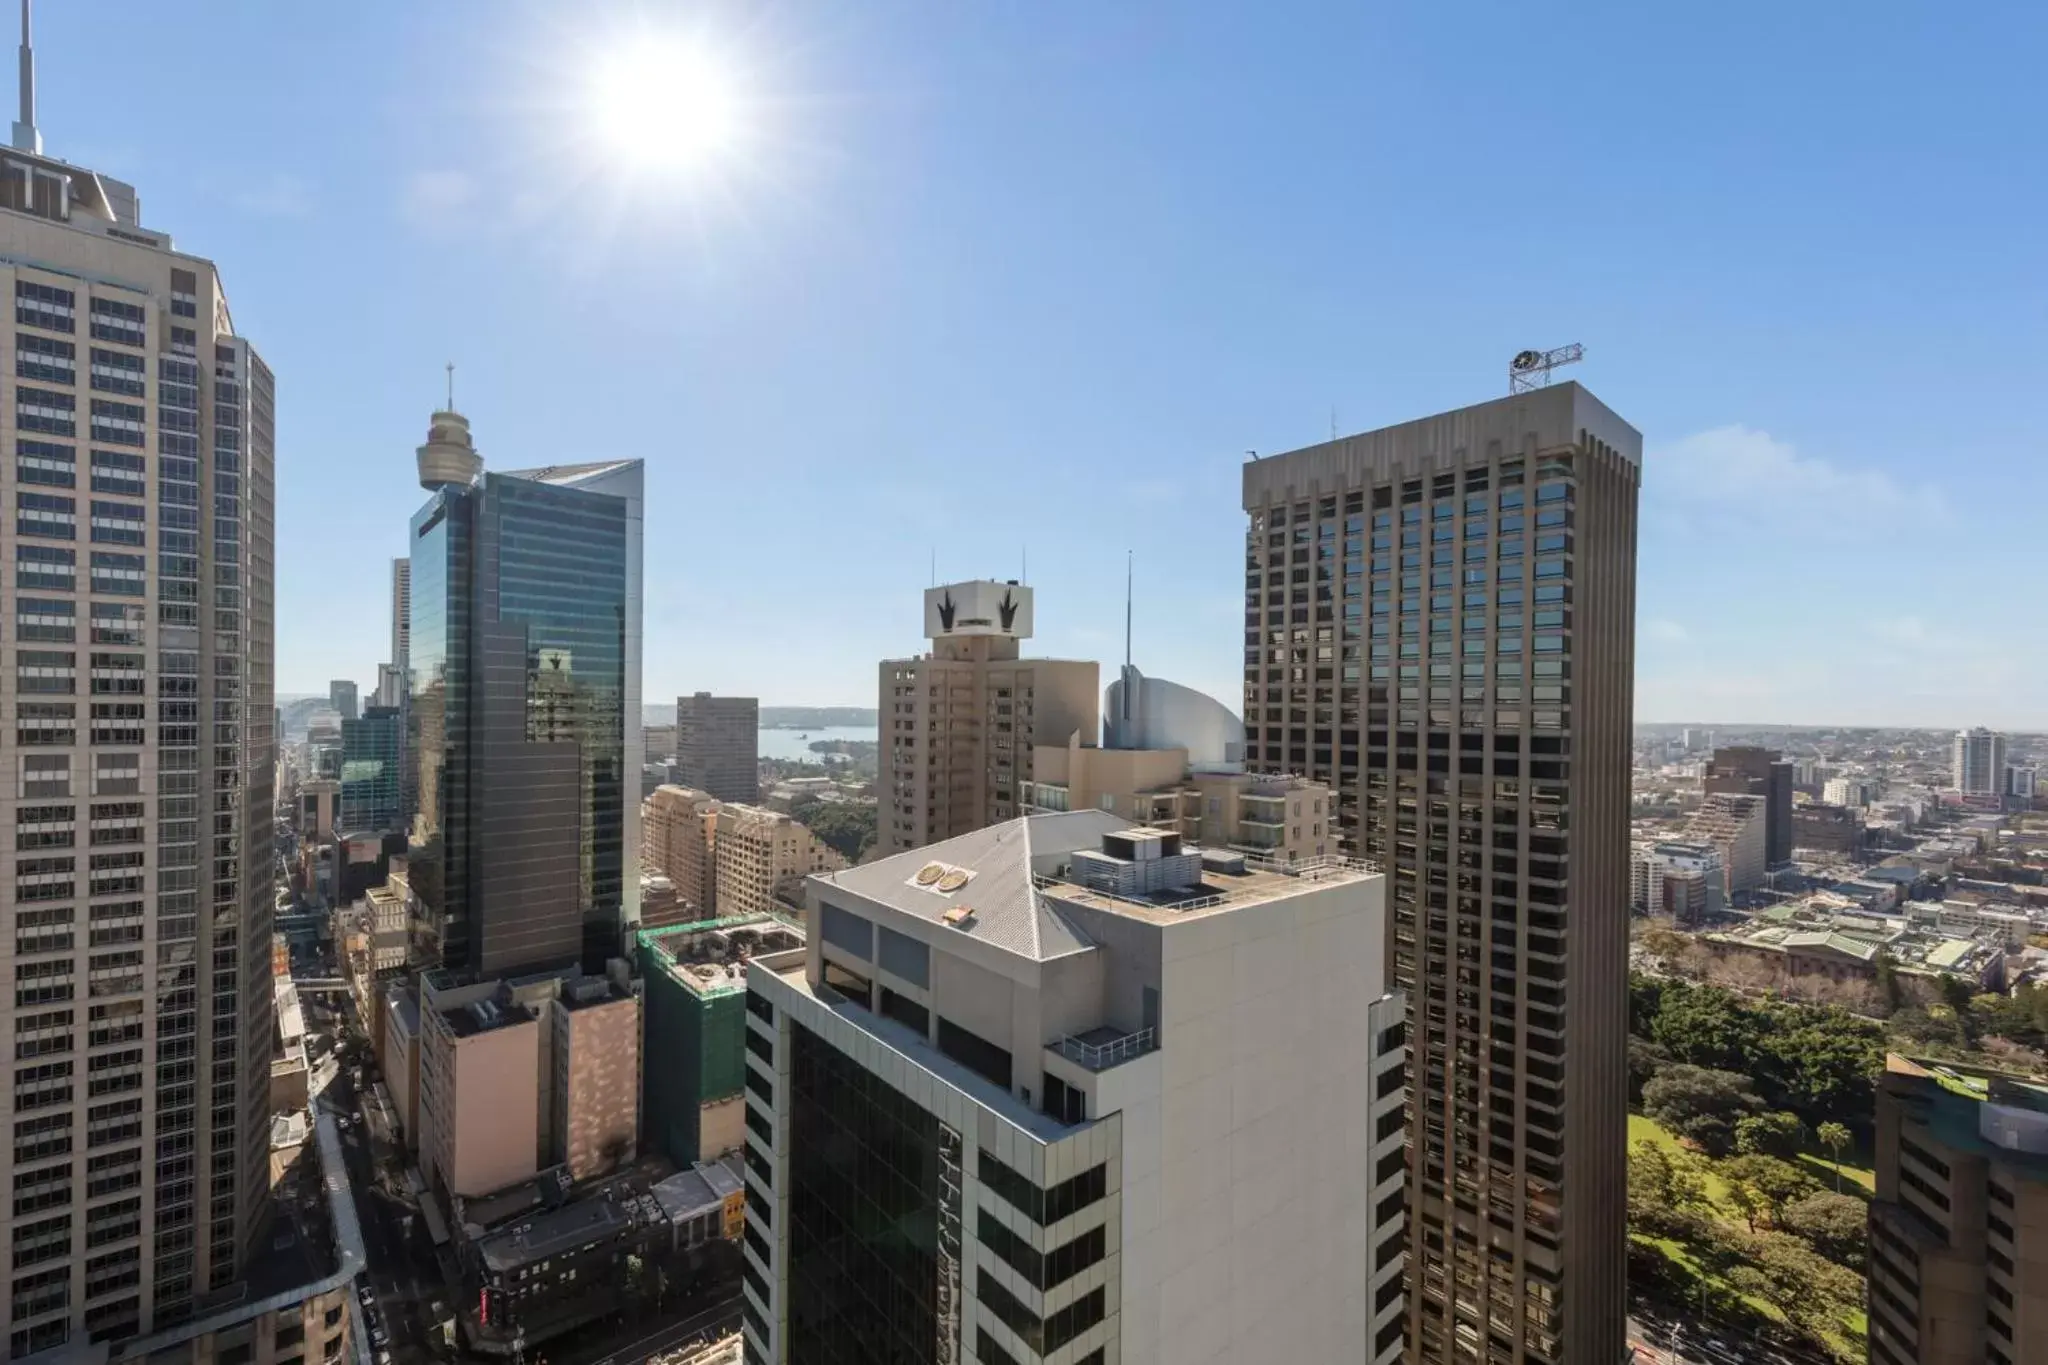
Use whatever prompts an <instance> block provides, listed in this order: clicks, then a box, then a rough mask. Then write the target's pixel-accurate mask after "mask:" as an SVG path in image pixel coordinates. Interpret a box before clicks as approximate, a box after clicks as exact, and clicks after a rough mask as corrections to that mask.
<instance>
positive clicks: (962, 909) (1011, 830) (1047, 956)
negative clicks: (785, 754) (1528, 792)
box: [810, 810, 1377, 962]
mask: <svg viewBox="0 0 2048 1365" xmlns="http://www.w3.org/2000/svg"><path fill="white" fill-rule="evenodd" d="M1165 837H1166V835H1165V834H1164V833H1163V832H1162V831H1159V830H1152V829H1144V828H1133V827H1132V826H1131V825H1130V822H1129V821H1127V820H1125V819H1124V818H1122V817H1120V816H1117V815H1113V814H1111V813H1110V812H1108V811H1100V810H1080V811H1065V812H1060V813H1056V814H1051V813H1049V814H1042V815H1027V816H1022V817H1019V818H1018V819H1015V820H1008V821H1005V822H1003V823H1002V824H998V825H991V826H989V827H988V828H987V829H980V830H976V831H974V832H973V833H971V834H963V835H960V836H958V837H956V838H952V839H946V840H943V841H941V842H939V843H936V844H931V845H929V846H927V847H925V848H921V849H913V850H911V851H909V852H907V853H899V854H896V855H895V856H893V857H888V858H882V859H878V860H877V861H875V862H872V863H866V864H863V865H861V866H859V867H849V868H842V869H840V870H838V871H836V872H824V873H818V874H815V875H813V876H812V877H811V879H810V880H811V883H812V884H813V885H814V886H815V887H816V888H817V889H818V890H819V891H821V892H829V890H831V889H833V888H838V889H843V890H846V891H850V892H852V893H854V894H855V895H858V896H861V897H863V898H865V899H866V900H869V901H871V902H875V903H878V904H881V905H885V906H887V907H889V908H890V909H892V910H897V911H900V912H902V913H904V914H907V915H911V916H914V917H916V918H918V919H922V920H925V921H927V922H929V923H932V924H935V925H941V926H945V927H947V928H950V929H951V930H953V931H955V932H958V933H961V934H966V935H969V936H971V937H973V938H976V939H979V940H980V941H982V942H984V943H989V944H992V945H994V946H995V947H998V948H1001V949H1003V950H1005V951H1006V952H1011V953H1015V954H1017V955H1018V956H1020V957H1026V958H1031V959H1034V960H1036V961H1041V962H1042V961H1048V960H1051V959H1053V958H1058V957H1064V956H1066V955H1068V954H1071V953H1079V952H1086V951H1088V950H1089V949H1091V948H1093V947H1094V944H1093V943H1092V942H1091V941H1090V940H1089V939H1088V937H1087V935H1086V934H1085V933H1083V932H1082V930H1081V929H1080V928H1079V927H1078V926H1076V925H1075V924H1073V923H1071V922H1070V921H1069V920H1068V919H1067V917H1065V916H1063V915H1061V914H1060V909H1059V908H1060V906H1061V905H1062V904H1072V905H1084V906H1088V907H1089V908H1091V909H1096V910H1106V911H1109V912H1111V913H1114V914H1119V915H1123V916H1126V917H1129V918H1132V919H1138V920H1144V921H1146V922H1147V923H1152V924H1170V923H1174V922H1177V921H1179V920H1182V919H1185V918H1187V917H1188V916H1189V915H1192V914H1201V913H1208V912H1214V911H1216V910H1220V909H1225V908H1230V907H1236V906H1242V905H1249V904H1256V903H1258V902H1261V901H1270V900H1275V899H1278V898H1279V897H1281V896H1286V895H1290V894H1293V893H1294V892H1298V891H1300V890H1301V889H1302V886H1303V884H1304V883H1305V882H1334V881H1355V880H1359V879H1361V878H1364V877H1366V876H1369V875H1372V874H1373V873H1374V872H1375V871H1376V870H1377V869H1375V868H1374V867H1372V866H1371V865H1370V864H1368V863H1365V862H1361V861H1359V860H1356V859H1341V858H1315V859H1309V860H1306V861H1303V862H1299V863H1292V864H1283V863H1275V862H1269V861H1265V860H1260V859H1251V858H1241V857H1240V856H1239V855H1235V854H1232V855H1230V856H1229V857H1228V858H1225V859H1210V858H1206V857H1205V858H1203V859H1202V866H1201V872H1200V879H1199V881H1197V882H1195V883H1193V884H1177V885H1174V886H1173V887H1172V888H1171V889H1170V890H1163V891H1160V892H1158V893H1155V894H1153V895H1150V896H1147V897H1144V898H1133V897H1130V896H1124V895H1118V894H1114V893H1111V892H1108V891H1102V890H1093V889H1090V888H1089V887H1087V886H1084V885H1082V884H1080V883H1079V882H1077V881H1075V880H1074V876H1075V872H1074V867H1073V863H1074V857H1075V855H1076V854H1079V853H1088V854H1091V855H1095V861H1096V862H1098V863H1100V862H1104V861H1115V860H1117V859H1119V858H1121V859H1124V860H1126V861H1128V860H1130V859H1131V858H1134V857H1136V856H1137V853H1136V850H1137V847H1138V846H1140V845H1150V844H1154V843H1158V842H1159V841H1161V840H1162V839H1164V838H1165ZM1174 837H1176V838H1177V837H1178V836H1174ZM1106 839H1107V840H1114V841H1119V842H1120V843H1122V844H1125V845H1127V846H1128V850H1129V851H1126V852H1118V853H1115V854H1109V855H1105V854H1104V852H1103V850H1104V848H1105V842H1104V841H1105V840H1106ZM1179 851H1180V852H1181V853H1184V854H1201V853H1202V852H1203V850H1201V849H1198V848H1195V847H1193V846H1188V847H1185V848H1182V849H1181V850H1179ZM1083 861H1087V860H1086V859H1084V860H1083ZM1226 868H1229V869H1232V870H1225V869H1226ZM1237 869H1241V870H1237Z"/></svg>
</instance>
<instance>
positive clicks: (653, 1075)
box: [635, 914, 804, 1166]
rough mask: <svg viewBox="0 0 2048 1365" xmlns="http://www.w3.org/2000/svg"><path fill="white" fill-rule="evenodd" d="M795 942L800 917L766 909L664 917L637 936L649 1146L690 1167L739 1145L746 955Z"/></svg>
mask: <svg viewBox="0 0 2048 1365" xmlns="http://www.w3.org/2000/svg"><path fill="white" fill-rule="evenodd" d="M803 945H804V932H803V929H802V927H801V926H800V925H798V924H796V923H794V922H792V921H789V920H785V919H782V918H780V917H779V916H776V915H771V914H750V915H730V916H725V917H723V918H719V919H709V920H699V921H696V922H695V923H691V924H671V925H666V926H664V927H662V928H659V929H643V930H641V931H640V933H639V934H638V935H637V936H636V938H635V951H636V953H637V954H638V957H639V968H640V974H641V977H642V979H643V982H644V986H645V995H644V999H643V1011H644V1019H645V1035H644V1037H645V1043H644V1047H645V1055H646V1057H647V1058H648V1063H647V1067H646V1075H645V1084H644V1096H643V1100H644V1106H645V1113H644V1115H643V1132H644V1133H645V1135H646V1141H647V1145H648V1146H649V1147H650V1148H652V1149H653V1150H656V1151H659V1152H662V1153H664V1154H666V1155H667V1156H668V1157H669V1159H670V1160H672V1161H674V1162H675V1163H676V1164H677V1165H679V1166H688V1165H690V1164H691V1163H692V1162H697V1161H711V1160H714V1159H715V1158H717V1157H719V1156H722V1155H724V1154H725V1153H727V1152H730V1151H735V1150H737V1149H738V1148H740V1147H741V1146H742V1145H744V1143H745V1142H746V1105H745V1104H744V1102H743V1100H742V1090H743V1088H744V1086H745V1084H746V1076H747V1063H746V1035H747V1022H746V990H747V963H748V962H749V961H750V960H751V959H753V958H755V957H758V956H760V955H762V954H764V953H781V952H788V951H790V950H791V949H795V948H801V947H803Z"/></svg>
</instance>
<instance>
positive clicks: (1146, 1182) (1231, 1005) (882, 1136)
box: [743, 811, 1619, 1365]
mask: <svg viewBox="0 0 2048 1365" xmlns="http://www.w3.org/2000/svg"><path fill="white" fill-rule="evenodd" d="M1385 885H1386V883H1385V879H1384V878H1383V877H1382V876H1381V875H1380V874H1379V873H1377V872H1373V871H1370V870H1368V869H1366V868H1365V867H1364V866H1363V865H1362V864H1359V863H1356V862H1350V861H1346V860H1343V859H1336V858H1325V859H1318V860H1313V861H1311V862H1307V863H1298V864H1295V865H1293V866H1287V865H1283V864H1279V863H1272V862H1261V861H1257V860H1245V859H1231V858H1226V857H1220V856H1218V855H1216V854H1214V853H1211V852H1209V851H1197V850H1194V849H1192V848H1188V847H1184V846H1183V845H1182V844H1181V842H1180V837H1179V836H1178V835H1176V834H1172V833H1168V832H1165V831H1159V830H1145V829H1131V828H1128V827H1126V826H1125V825H1124V824H1123V822H1122V821H1120V820H1119V819H1118V818H1117V817H1116V816H1114V815H1111V814H1109V813H1107V812H1104V811H1074V812H1071V813H1068V814H1064V815H1035V816H1030V817H1026V818H1021V819H1015V820H1010V821H1007V822H1004V823H1002V824H998V825H993V826H990V827H988V828H986V829H982V830H978V831H975V832H973V833H970V834H965V835H961V836H959V837H957V838H953V839H949V840H946V841H944V842H941V843H938V844H935V845H933V846H931V847H929V848H923V849H917V850H912V851H909V852H906V853H901V854H897V855H895V856H892V857H886V858H882V859H880V860H878V861H875V862H871V863H866V864H863V865H861V866H859V867H854V868H847V869H844V870H841V871H838V872H834V873H829V874H826V875H824V876H819V877H813V878H811V879H810V880H809V881H808V882H807V883H806V884H805V889H806V894H805V916H806V923H807V926H808V934H807V941H806V943H805V946H804V948H803V950H802V951H797V952H788V953H780V954H767V955H763V956H760V957H756V958H755V959H754V960H753V962H752V963H751V965H750V966H749V968H748V970H747V977H746V980H747V997H746V1014H745V1018H744V1024H745V1027H746V1030H747V1035H746V1056H745V1066H746V1085H745V1090H744V1095H745V1104H746V1111H747V1112H746V1134H745V1137H744V1141H745V1144H746V1169H747V1177H746V1179H747V1184H748V1186H749V1189H748V1191H747V1210H746V1217H747V1225H748V1226H747V1234H746V1237H745V1238H744V1239H743V1240H744V1248H745V1249H744V1252H743V1255H744V1256H745V1258H746V1269H745V1273H744V1275H743V1280H744V1282H745V1285H746V1288H745V1291H744V1292H745V1296H746V1297H745V1304H744V1318H745V1329H744V1330H745V1333H746V1335H747V1337H748V1338H749V1340H748V1344H747V1350H748V1354H749V1356H750V1358H752V1359H757V1360H774V1361H788V1362H791V1365H804V1363H808V1362H814V1361H827V1360H830V1361H838V1362H846V1365H867V1363H868V1362H872V1363H873V1365H882V1363H883V1362H896V1361H947V1362H965V1361H969V1360H974V1361H982V1362H992V1361H1024V1360H1047V1361H1068V1362H1074V1363H1075V1365H1080V1363H1081V1362H1100V1361H1106V1360H1114V1361H1118V1362H1121V1365H1171V1363H1172V1362H1179V1361H1193V1360H1260V1361H1265V1360H1271V1361H1304V1362H1306V1361H1315V1362H1335V1361H1349V1362H1366V1365H1384V1363H1385V1362H1390V1361H1394V1360H1398V1359H1399V1358H1400V1354H1401V1349H1402V1344H1401V1343H1402V1328H1403V1320H1402V1307H1401V1305H1402V1291H1401V1278H1400V1277H1401V1262H1402V1256H1403V1252H1402V1238H1403V1231H1404V1230H1403V1210H1402V1198H1401V1179H1402V1173H1403V1171H1404V1170H1405V1157H1404V1148H1403V1140H1402V1139H1403V1134H1402V1102H1403V1085H1402V1059H1403V1039H1402V1034H1403V1026H1402V1016H1403V1013H1404V1008H1405V1007H1404V1005H1403V1003H1402V1001H1401V1000H1400V998H1399V996H1397V995H1392V994H1389V993H1388V992H1387V991H1386V983H1385V981H1384V962H1385V949H1386V942H1387V939H1386V934H1385V929H1384V919H1385ZM1618 1145H1619V1143H1618V1142H1617V1146H1618ZM1252 1172H1255V1174H1250V1175H1248V1174H1247V1173H1252ZM1247 1180H1249V1183H1246V1182H1247ZM875 1229H883V1230H886V1231H885V1233H884V1234H881V1235H878V1234H877V1233H876V1231H874V1230H875ZM1615 1358H1616V1359H1619V1356H1618V1355H1617V1356H1616V1357H1615Z"/></svg>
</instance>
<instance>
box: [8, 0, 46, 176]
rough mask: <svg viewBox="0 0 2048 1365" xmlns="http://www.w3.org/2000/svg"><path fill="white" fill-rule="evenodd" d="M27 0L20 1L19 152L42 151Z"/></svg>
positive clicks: (16, 127) (16, 124)
mask: <svg viewBox="0 0 2048 1365" xmlns="http://www.w3.org/2000/svg"><path fill="white" fill-rule="evenodd" d="M28 4H29V0H21V117H20V118H18V119H16V120H15V121H14V139H13V141H14V148H15V150H16V151H21V152H35V153H36V154H38V155H40V154H41V153H42V150H43V135H42V134H41V133H39V132H37V131H36V49H35V40H34V39H33V38H32V37H30V35H29V16H28Z"/></svg>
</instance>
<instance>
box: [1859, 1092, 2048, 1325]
mask: <svg viewBox="0 0 2048 1365" xmlns="http://www.w3.org/2000/svg"><path fill="white" fill-rule="evenodd" d="M1875 1164H1876V1168H1877V1170H1876V1175H1877V1197H1876V1198H1875V1199H1873V1200H1871V1201H1870V1295H1869V1300H1870V1302H1869V1308H1870V1363H1871V1365H1978V1362H1985V1365H2026V1362H2029V1361H2036V1360H2044V1359H2048V1245H2044V1244H2048V1087H2043V1086H2041V1085H2040V1084H2038V1083H2037V1082H2034V1081H2032V1080H2028V1079H2026V1078H2024V1077H2019V1076H2003V1075H1997V1074H1994V1073H1989V1072H1981V1071H1977V1070H1974V1069H1958V1068H1956V1067H1955V1066H1953V1065H1952V1064H1949V1063H1942V1062H1928V1063H1926V1064H1924V1065H1922V1064H1920V1063H1917V1062H1914V1061H1910V1060H1908V1059H1907V1058H1904V1057H1898V1056H1889V1057H1887V1058H1885V1070H1884V1074H1883V1075H1881V1076H1879V1077H1878V1082H1877V1143H1876V1158H1875Z"/></svg>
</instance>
